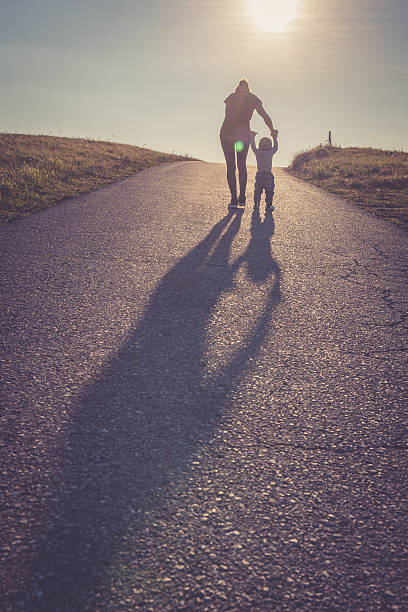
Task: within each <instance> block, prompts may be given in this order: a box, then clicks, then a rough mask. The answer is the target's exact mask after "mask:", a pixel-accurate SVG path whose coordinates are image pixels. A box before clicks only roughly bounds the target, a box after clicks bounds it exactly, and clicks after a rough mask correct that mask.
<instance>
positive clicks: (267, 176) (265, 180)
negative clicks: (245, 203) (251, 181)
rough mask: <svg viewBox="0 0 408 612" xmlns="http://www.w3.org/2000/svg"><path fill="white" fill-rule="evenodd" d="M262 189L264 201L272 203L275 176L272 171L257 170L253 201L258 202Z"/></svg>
mask: <svg viewBox="0 0 408 612" xmlns="http://www.w3.org/2000/svg"><path fill="white" fill-rule="evenodd" d="M264 189H265V200H266V203H267V204H272V199H273V194H274V191H275V178H274V176H273V174H272V172H269V171H258V172H257V173H256V176H255V189H254V202H259V201H260V200H261V195H262V192H263V190H264Z"/></svg>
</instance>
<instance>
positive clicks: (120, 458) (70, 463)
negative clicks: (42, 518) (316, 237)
mask: <svg viewBox="0 0 408 612" xmlns="http://www.w3.org/2000/svg"><path fill="white" fill-rule="evenodd" d="M240 224H241V215H240V214H236V215H231V214H229V215H227V216H226V217H224V218H223V219H221V220H220V221H219V222H218V223H217V224H216V225H215V226H214V227H213V228H212V229H211V231H210V232H209V234H208V235H207V236H206V237H205V239H204V240H203V241H202V242H200V243H199V244H198V245H197V246H196V247H195V248H194V249H192V250H191V251H190V252H189V253H188V254H187V255H186V256H185V257H184V258H183V259H181V260H180V261H179V262H178V263H177V264H176V265H175V266H174V267H173V268H172V269H171V270H170V271H169V272H168V273H167V274H166V275H165V276H164V277H163V279H162V280H161V282H160V284H159V285H158V287H157V290H156V291H155V293H154V295H153V296H152V298H151V300H150V302H149V305H148V307H147V308H146V312H145V315H144V317H143V319H142V321H141V322H140V324H139V325H138V326H137V328H136V329H135V330H133V332H132V333H131V335H130V336H129V338H128V340H127V341H126V343H125V344H124V345H123V346H122V347H121V349H120V351H119V352H118V353H117V354H116V355H115V357H114V359H112V360H111V362H110V363H109V364H108V366H107V367H106V368H105V369H104V371H103V372H102V373H101V374H100V376H99V377H98V379H97V380H96V381H93V382H92V384H91V385H90V386H89V387H88V388H87V389H85V390H84V392H83V393H82V394H81V397H79V398H78V401H77V402H76V405H75V407H74V410H73V417H72V423H71V425H70V429H69V431H67V432H65V436H64V444H65V446H64V448H63V449H62V450H61V457H60V459H61V462H62V464H63V465H64V471H63V474H62V475H60V478H58V480H56V484H55V487H56V489H57V487H58V491H59V492H58V501H57V503H56V507H55V508H54V509H53V510H52V511H51V514H52V515H54V520H53V521H52V522H51V524H50V525H49V529H48V530H47V531H46V532H45V533H42V534H40V536H39V537H38V541H37V550H36V555H37V556H36V559H35V560H34V562H33V567H32V578H33V580H32V584H30V585H27V592H29V599H28V598H27V593H26V594H22V593H20V597H19V600H20V601H21V599H25V608H26V609H30V610H37V609H38V610H70V611H72V610H84V609H95V608H96V607H97V604H96V599H95V597H96V593H97V591H98V590H102V591H103V589H104V584H105V583H109V578H108V576H109V567H110V565H111V564H112V562H113V559H114V557H115V555H116V554H117V553H118V551H119V550H120V547H121V545H123V539H124V537H125V536H126V534H127V533H128V532H129V530H131V531H133V533H135V532H136V533H137V530H138V529H139V528H140V527H141V526H142V521H143V519H142V518H140V519H139V518H138V517H142V516H143V512H142V511H144V510H149V509H153V508H154V507H156V506H157V505H158V504H159V503H160V496H161V495H162V493H163V490H165V489H166V487H168V486H169V484H170V483H171V481H172V479H173V480H174V478H175V477H177V473H178V472H179V471H180V470H182V469H186V468H188V465H189V461H191V459H192V457H193V456H194V454H195V453H196V452H197V451H198V449H199V448H200V446H201V445H202V444H203V443H204V442H205V440H206V439H208V438H209V436H210V435H211V434H212V432H213V431H214V429H215V428H216V426H217V423H218V422H219V419H220V417H221V416H222V414H223V412H224V411H225V409H226V403H227V400H228V394H230V393H231V391H232V390H233V388H234V385H235V384H236V382H237V379H238V378H239V376H240V375H241V374H242V373H243V371H244V370H245V368H246V366H247V363H248V359H249V358H250V357H253V356H254V355H255V354H256V353H257V351H258V350H259V348H260V346H261V345H262V342H263V340H264V338H265V335H266V334H267V332H268V329H269V328H270V324H271V316H272V313H273V310H274V308H275V307H276V305H277V304H278V303H279V301H280V299H281V293H280V277H281V274H280V269H279V265H278V263H277V262H276V261H275V260H274V259H273V257H272V254H271V247H270V238H271V236H272V234H273V231H274V222H273V218H272V215H271V214H269V215H266V217H265V220H264V221H261V218H260V215H259V211H257V210H255V211H254V213H253V215H252V223H251V239H250V242H249V244H248V247H247V249H246V252H245V253H244V254H242V255H241V256H239V257H238V258H237V259H236V260H235V261H233V262H230V258H231V246H232V243H233V240H234V237H235V236H236V234H237V232H238V231H239V229H240ZM243 265H246V273H247V279H248V281H249V282H250V283H251V282H252V283H258V284H265V286H266V287H268V299H267V303H266V306H265V307H264V309H263V311H262V312H259V313H258V317H257V320H256V321H254V323H253V327H252V331H251V334H250V337H247V339H246V341H245V343H244V345H242V346H241V347H240V348H239V350H237V352H236V353H235V354H234V355H233V357H232V358H231V359H230V362H229V363H228V364H227V365H225V366H224V367H222V368H221V369H220V370H219V371H217V373H216V374H215V375H214V376H213V377H210V378H208V377H206V376H204V374H203V371H204V365H203V364H204V361H205V358H204V356H205V354H206V350H207V339H206V328H207V324H208V322H209V318H210V317H211V315H212V313H213V312H214V309H215V307H216V304H217V302H218V300H219V299H220V297H221V296H222V295H223V294H224V293H225V292H226V291H228V290H230V289H231V288H232V287H233V285H234V277H235V275H236V273H237V271H238V270H239V268H240V267H241V266H243ZM272 277H273V279H272ZM61 482H62V486H61ZM61 489H62V490H61ZM50 510H51V509H50ZM105 586H106V584H105Z"/></svg>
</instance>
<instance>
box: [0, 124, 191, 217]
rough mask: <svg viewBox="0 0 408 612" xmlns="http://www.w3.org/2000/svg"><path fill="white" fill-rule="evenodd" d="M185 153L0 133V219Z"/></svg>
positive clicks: (31, 210)
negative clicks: (176, 153) (177, 153)
mask: <svg viewBox="0 0 408 612" xmlns="http://www.w3.org/2000/svg"><path fill="white" fill-rule="evenodd" d="M187 159H192V158H190V157H188V156H182V155H175V154H173V153H160V152H158V151H152V150H150V149H145V148H142V147H135V146H132V145H126V144H119V143H115V142H102V141H98V140H86V139H84V138H63V137H57V136H34V135H28V134H7V133H0V222H3V223H4V222H6V221H9V220H10V219H13V218H16V217H20V216H22V215H28V214H30V213H32V212H35V211H38V210H42V209H44V208H49V207H50V206H52V205H53V204H54V203H55V202H58V201H60V200H62V199H64V198H69V197H73V196H75V195H78V194H81V193H87V192H89V191H92V190H93V189H97V188H99V187H102V186H103V185H106V184H107V183H112V182H114V181H117V180H118V179H121V178H123V177H125V176H129V175H131V174H135V173H136V172H138V171H139V170H144V169H145V168H148V167H150V166H155V165H156V164H160V163H162V162H172V161H182V160H187Z"/></svg>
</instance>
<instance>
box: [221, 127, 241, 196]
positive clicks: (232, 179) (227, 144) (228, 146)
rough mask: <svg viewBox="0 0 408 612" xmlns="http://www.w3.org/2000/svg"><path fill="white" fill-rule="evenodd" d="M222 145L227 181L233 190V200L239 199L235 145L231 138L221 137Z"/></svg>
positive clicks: (231, 190)
mask: <svg viewBox="0 0 408 612" xmlns="http://www.w3.org/2000/svg"><path fill="white" fill-rule="evenodd" d="M221 146H222V150H223V151H224V157H225V163H226V164H227V182H228V187H229V190H230V192H231V202H236V201H237V179H236V176H235V147H234V142H233V141H232V140H230V139H229V138H221Z"/></svg>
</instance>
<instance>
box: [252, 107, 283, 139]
mask: <svg viewBox="0 0 408 612" xmlns="http://www.w3.org/2000/svg"><path fill="white" fill-rule="evenodd" d="M256 111H257V113H258V115H260V116H261V117H262V119H263V120H264V121H265V123H266V125H267V127H268V128H269V129H270V131H271V134H272V136H273V135H274V134H277V133H278V131H277V130H275V129H274V128H273V123H272V119H271V118H270V116H269V115H268V113H267V112H266V110H265V109H264V107H263V106H262V104H261V105H260V106H257V107H256Z"/></svg>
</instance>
